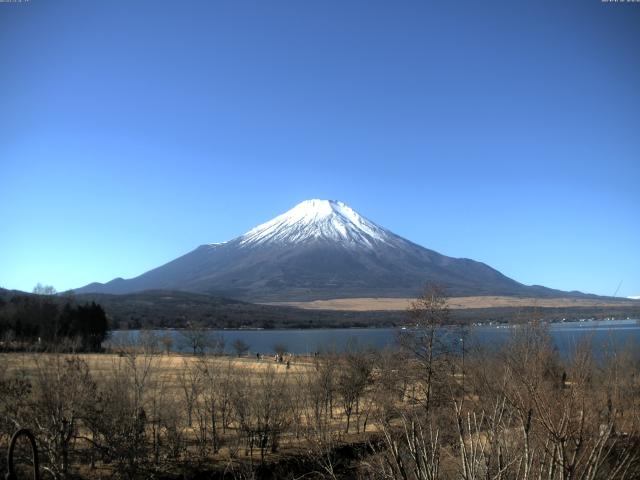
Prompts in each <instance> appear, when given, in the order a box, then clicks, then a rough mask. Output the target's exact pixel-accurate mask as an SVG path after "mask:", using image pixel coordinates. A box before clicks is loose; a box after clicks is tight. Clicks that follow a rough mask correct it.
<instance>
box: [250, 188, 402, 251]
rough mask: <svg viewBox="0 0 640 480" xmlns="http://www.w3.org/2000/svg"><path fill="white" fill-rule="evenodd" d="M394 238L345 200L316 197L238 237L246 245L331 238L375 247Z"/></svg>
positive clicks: (331, 240)
mask: <svg viewBox="0 0 640 480" xmlns="http://www.w3.org/2000/svg"><path fill="white" fill-rule="evenodd" d="M395 238H396V237H395V235H393V234H392V233H390V232H389V231H387V230H385V229H384V228H382V227H379V226H378V225H376V224H375V223H373V222H371V221H369V220H367V219H366V218H364V217H362V216H361V215H359V214H358V213H357V212H356V211H354V210H353V209H352V208H350V207H349V206H347V205H345V204H344V203H342V202H337V201H334V200H317V199H314V200H305V201H304V202H302V203H299V204H298V205H296V206H295V207H293V208H292V209H291V210H289V211H287V212H285V213H283V214H282V215H279V216H277V217H275V218H274V219H273V220H270V221H268V222H266V223H263V224H262V225H258V226H257V227H255V228H253V229H251V230H249V231H248V232H247V233H245V234H244V235H242V237H240V239H239V240H240V244H241V245H244V246H258V245H268V244H299V243H309V242H317V241H328V242H340V243H342V244H345V245H349V246H360V247H366V248H374V246H375V245H376V244H381V243H388V244H393V243H394V239H395Z"/></svg>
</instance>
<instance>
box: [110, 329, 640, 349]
mask: <svg viewBox="0 0 640 480" xmlns="http://www.w3.org/2000/svg"><path fill="white" fill-rule="evenodd" d="M518 328H522V327H520V326H506V325H497V326H496V325H483V326H473V327H468V328H467V329H466V334H465V333H463V332H461V331H458V330H456V329H448V330H447V332H446V334H447V335H448V337H449V340H450V341H452V342H459V341H460V338H459V337H464V338H465V340H464V341H465V342H466V347H465V348H474V347H475V346H480V347H490V348H491V347H498V346H499V345H501V344H503V343H504V342H506V341H507V340H508V339H509V338H511V336H512V335H513V334H514V331H515V330H516V329H518ZM548 328H549V334H550V335H551V338H552V340H553V342H554V343H555V345H556V347H557V349H558V351H559V353H560V355H562V356H564V357H567V356H571V354H572V353H573V352H574V351H575V349H576V347H577V346H578V344H579V343H580V342H583V341H588V342H590V344H591V346H592V349H593V351H594V353H596V354H597V355H600V354H602V353H604V352H606V351H609V350H613V349H616V350H619V349H621V348H624V347H629V348H633V349H635V350H637V351H640V320H601V321H585V322H567V323H553V324H549V326H548ZM153 332H154V333H155V334H156V335H157V336H163V335H170V336H171V337H172V338H173V346H172V350H174V351H177V352H188V351H189V347H188V344H187V342H186V341H185V339H184V336H183V335H182V333H181V332H180V330H154V331H153ZM402 332H403V330H401V329H400V328H353V329H347V328H345V329H307V330H208V334H209V335H220V336H221V337H222V338H224V341H225V351H226V352H227V353H233V347H232V343H233V342H234V341H235V340H237V339H241V340H243V341H244V342H246V343H247V344H248V345H249V348H250V351H251V353H252V354H255V353H264V354H270V353H273V351H274V348H273V347H274V346H275V345H276V344H283V345H285V346H286V348H287V351H288V352H290V353H294V354H305V353H312V352H317V351H324V350H327V349H331V350H337V351H341V350H344V349H345V348H346V347H347V346H348V345H349V344H351V343H354V344H356V345H358V346H361V347H372V348H376V349H382V348H385V347H388V346H393V345H394V344H395V343H396V341H397V338H398V334H400V333H402ZM139 335H140V331H139V330H130V331H122V330H116V331H114V332H113V333H112V336H111V339H110V340H109V342H108V343H119V342H123V341H126V340H127V339H130V340H135V339H137V337H138V336H139Z"/></svg>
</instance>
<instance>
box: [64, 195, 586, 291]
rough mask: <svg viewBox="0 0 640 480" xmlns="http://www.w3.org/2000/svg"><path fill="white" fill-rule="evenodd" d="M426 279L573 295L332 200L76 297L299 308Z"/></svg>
mask: <svg viewBox="0 0 640 480" xmlns="http://www.w3.org/2000/svg"><path fill="white" fill-rule="evenodd" d="M427 281H430V282H435V283H437V284H440V285H442V286H444V287H445V289H446V291H447V293H448V294H449V295H451V296H477V295H512V296H528V297H550V296H568V295H569V294H568V293H567V292H561V291H558V290H551V289H548V288H545V287H540V286H526V285H523V284H521V283H518V282H517V281H515V280H512V279H510V278H508V277H506V276H505V275H503V274H502V273H500V272H498V271H497V270H495V269H493V268H491V267H489V266H488V265H486V264H484V263H481V262H476V261H474V260H470V259H466V258H452V257H448V256H445V255H441V254H439V253H437V252H435V251H433V250H429V249H427V248H424V247H422V246H420V245H417V244H415V243H412V242H410V241H409V240H406V239H404V238H402V237H400V236H398V235H396V234H394V233H392V232H390V231H389V230H387V229H385V228H383V227H381V226H379V225H377V224H375V223H374V222H372V221H370V220H368V219H366V218H364V217H363V216H361V215H359V214H358V213H357V212H356V211H355V210H353V209H352V208H350V207H349V206H347V205H345V204H344V203H342V202H338V201H333V200H306V201H304V202H302V203H300V204H298V205H296V206H295V207H294V208H292V209H291V210H289V211H287V212H285V213H283V214H282V215H279V216H277V217H275V218H274V219H272V220H270V221H268V222H266V223H263V224H261V225H258V226H257V227H255V228H253V229H251V230H249V231H248V232H247V233H245V234H244V235H241V236H240V237H237V238H234V239H233V240H230V241H227V242H224V243H218V244H209V245H201V246H200V247H198V248H196V249H195V250H193V251H191V252H189V253H187V254H186V255H183V256H181V257H179V258H177V259H175V260H173V261H171V262H169V263H167V264H165V265H162V266H160V267H158V268H155V269H153V270H150V271H148V272H146V273H143V274H142V275H140V276H138V277H135V278H131V279H128V280H125V279H122V278H116V279H114V280H112V281H110V282H107V283H104V284H101V283H92V284H89V285H86V286H85V287H82V288H79V289H77V290H75V291H76V292H77V293H112V294H123V293H133V292H139V291H143V290H182V291H188V292H195V293H207V294H212V295H220V296H226V297H233V298H238V299H243V300H249V301H254V302H256V301H257V302H265V301H293V300H297V301H303V300H321V299H333V298H355V297H415V295H416V294H417V293H418V292H419V291H420V290H421V288H422V286H423V285H424V283H425V282H427ZM572 295H580V294H578V293H577V292H574V293H572Z"/></svg>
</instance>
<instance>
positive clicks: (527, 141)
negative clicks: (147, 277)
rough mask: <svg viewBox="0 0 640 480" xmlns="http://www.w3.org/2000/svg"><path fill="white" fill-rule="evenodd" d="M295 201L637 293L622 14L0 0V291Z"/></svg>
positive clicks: (77, 273)
mask: <svg viewBox="0 0 640 480" xmlns="http://www.w3.org/2000/svg"><path fill="white" fill-rule="evenodd" d="M307 198H330V199H338V200H342V201H344V202H346V203H347V204H349V205H350V206H352V207H353V208H355V209H356V210H358V211H359V212H360V213H362V214H363V215H365V216H367V217H368V218H370V219H371V220H373V221H375V222H377V223H379V224H381V225H383V226H385V227H387V228H388V229H390V230H392V231H394V232H396V233H398V234H400V235H402V236H404V237H406V238H408V239H410V240H413V241H414V242H416V243H419V244H422V245H424V246H426V247H428V248H432V249H434V250H437V251H439V252H441V253H444V254H447V255H451V256H456V257H469V258H473V259H476V260H480V261H483V262H486V263H488V264H489V265H491V266H493V267H495V268H497V269H499V270H501V271H502V272H503V273H505V274H506V275H508V276H510V277H513V278H515V279H517V280H519V281H521V282H524V283H527V284H534V283H535V284H543V285H546V286H549V287H555V288H561V289H578V290H582V291H587V292H593V293H598V294H606V295H611V294H613V293H614V291H615V289H616V287H617V286H618V284H619V282H620V281H622V282H623V283H622V286H621V288H620V291H619V295H623V296H626V295H640V4H637V3H635V4H634V3H629V4H616V3H601V2H600V0H567V1H562V2H558V1H556V0H553V1H552V0H549V1H546V0H535V1H529V2H517V1H513V0H511V1H491V0H487V1H482V2H480V1H475V0H473V1H467V2H465V1H455V2H443V1H415V2H410V1H397V2H396V1H394V2H390V1H384V2H378V1H372V0H366V1H361V2H358V1H343V0H339V1H298V0H295V1H268V2H266V1H262V0H260V1H256V2H246V1H241V0H233V1H229V2H223V1H204V0H203V1H184V2H175V1H174V2H169V1H158V0H153V1H143V0H135V1H132V0H127V1H116V0H108V1H107V0H102V1H98V0H96V1H90V2H89V1H82V0H76V1H71V0H69V1H64V0H31V1H29V2H26V3H0V286H3V287H5V288H16V289H23V290H31V289H32V288H33V286H34V285H35V284H36V282H43V283H46V284H52V285H54V286H55V287H56V288H57V289H58V290H64V289H68V288H72V287H78V286H82V285H84V284H86V283H89V282H92V281H107V280H110V279H112V278H114V277H117V276H122V277H125V278H127V277H132V276H135V275H138V274H140V273H142V272H144V271H146V270H148V269H150V268H153V267H156V266H158V265H160V264H162V263H165V262H167V261H169V260H171V259H173V258H175V257H177V256H179V255H181V254H183V253H186V252H188V251H190V250H191V249H193V248H195V247H196V246H198V245H200V244H203V243H210V242H219V241H224V240H227V239H230V238H233V237H235V236H237V235H240V234H242V233H244V232H245V231H246V230H248V229H250V228H251V227H253V226H254V225H256V224H258V223H261V222H263V221H266V220H268V219H270V218H271V217H273V216H275V215H276V214H279V213H282V212H283V211H285V210H287V209H289V208H291V207H292V206H293V205H295V204H296V203H298V202H299V201H302V200H304V199H307Z"/></svg>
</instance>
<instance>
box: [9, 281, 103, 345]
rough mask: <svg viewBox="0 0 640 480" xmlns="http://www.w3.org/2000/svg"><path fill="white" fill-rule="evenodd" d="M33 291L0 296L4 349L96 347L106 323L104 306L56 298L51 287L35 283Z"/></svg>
mask: <svg viewBox="0 0 640 480" xmlns="http://www.w3.org/2000/svg"><path fill="white" fill-rule="evenodd" d="M34 292H35V293H34V294H33V295H29V294H19V295H14V296H11V297H9V298H5V299H2V298H0V345H1V347H2V348H3V349H5V350H16V349H25V348H33V347H34V346H39V347H41V348H43V349H44V348H47V346H50V345H55V346H56V348H57V349H59V348H60V347H61V346H67V347H68V348H69V349H73V350H77V351H98V350H100V349H101V345H102V342H103V340H105V339H106V337H107V334H108V331H109V325H108V321H107V316H106V314H105V311H104V309H103V308H102V307H101V306H100V305H98V304H96V303H95V302H90V303H86V304H78V303H76V302H75V301H74V300H73V299H71V298H67V299H63V298H58V297H56V296H55V295H53V294H54V293H55V290H53V289H52V288H51V287H41V286H40V285H38V286H37V287H36V288H35V289H34Z"/></svg>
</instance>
